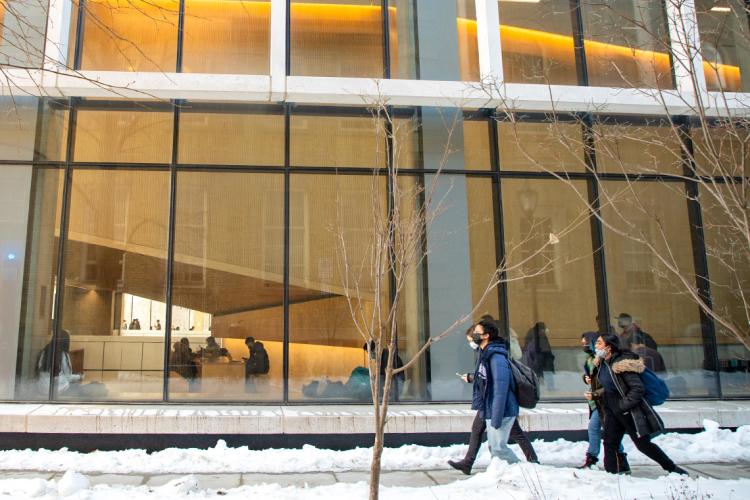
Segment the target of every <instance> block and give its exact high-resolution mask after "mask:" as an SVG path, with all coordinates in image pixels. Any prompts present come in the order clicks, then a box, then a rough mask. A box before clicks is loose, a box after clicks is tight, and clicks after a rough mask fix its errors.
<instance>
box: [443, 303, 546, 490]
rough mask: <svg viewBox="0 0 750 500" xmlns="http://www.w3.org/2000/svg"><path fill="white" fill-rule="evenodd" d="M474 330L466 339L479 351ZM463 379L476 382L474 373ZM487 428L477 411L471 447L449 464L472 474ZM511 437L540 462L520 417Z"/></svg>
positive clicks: (527, 453)
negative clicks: (458, 458) (473, 335)
mask: <svg viewBox="0 0 750 500" xmlns="http://www.w3.org/2000/svg"><path fill="white" fill-rule="evenodd" d="M482 319H483V320H484V319H486V318H485V317H482ZM489 319H490V321H492V322H493V324H496V323H495V322H494V320H493V319H492V317H490V318H489ZM473 332H474V326H472V327H471V328H469V329H468V330H467V331H466V341H467V342H468V343H469V345H470V347H471V348H472V349H474V350H475V351H479V345H478V344H476V343H475V342H474V340H473V338H472V334H473ZM480 359H481V355H480V356H478V357H477V365H478V363H479V360H480ZM478 368H479V367H478V366H477V369H478ZM461 380H463V381H464V382H466V383H468V384H471V383H473V382H474V375H473V374H471V373H465V374H463V375H461ZM486 429H487V422H486V421H485V419H484V417H483V416H482V414H481V412H479V411H477V413H476V415H475V416H474V422H473V423H472V424H471V435H470V437H469V448H468V450H467V451H466V455H465V456H464V458H462V459H461V460H448V465H450V466H451V467H453V468H454V469H456V470H459V471H461V472H463V473H464V474H466V475H467V476H469V475H471V468H472V467H473V466H474V462H475V461H476V459H477V454H478V453H479V447H480V446H481V444H482V435H483V434H484V431H485V430H486ZM509 437H510V439H511V440H513V441H515V442H516V444H518V446H519V447H520V448H521V451H522V452H523V454H524V455H525V456H526V461H527V462H531V463H539V458H538V457H537V455H536V452H535V451H534V447H533V446H532V445H531V441H530V440H529V438H528V436H527V435H526V433H525V432H524V431H523V429H522V428H521V425H520V424H519V423H518V419H516V421H515V422H514V423H513V427H512V428H511V431H510V436H509Z"/></svg>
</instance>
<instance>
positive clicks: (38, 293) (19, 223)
mask: <svg viewBox="0 0 750 500" xmlns="http://www.w3.org/2000/svg"><path fill="white" fill-rule="evenodd" d="M2 179H3V181H2V182H0V200H1V201H0V208H1V209H2V213H3V214H4V217H3V218H2V220H1V221H0V256H1V257H0V290H2V293H3V297H4V299H3V300H2V301H1V302H0V343H1V344H2V346H3V348H2V349H0V353H2V354H0V367H1V368H0V399H14V398H15V399H17V400H25V401H30V400H46V399H48V397H49V376H48V377H46V379H44V378H40V377H39V376H38V362H39V357H40V355H41V352H42V349H43V347H44V346H45V344H47V342H49V340H50V338H51V336H52V327H53V324H52V317H53V314H54V313H53V309H54V300H55V299H54V289H55V282H56V275H57V255H58V243H59V240H58V235H59V231H60V225H59V224H60V211H61V204H62V189H63V173H62V170H57V169H47V168H32V167H31V166H28V165H24V166H14V165H3V167H2Z"/></svg>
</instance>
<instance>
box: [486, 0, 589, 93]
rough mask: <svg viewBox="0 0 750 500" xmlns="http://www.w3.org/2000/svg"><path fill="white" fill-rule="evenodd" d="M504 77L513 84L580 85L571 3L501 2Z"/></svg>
mask: <svg viewBox="0 0 750 500" xmlns="http://www.w3.org/2000/svg"><path fill="white" fill-rule="evenodd" d="M498 8H499V10H500V42H501V46H502V48H503V49H502V50H503V76H504V79H505V81H506V82H511V83H543V84H558V85H577V84H578V73H577V71H576V59H575V52H574V48H573V26H572V24H571V19H572V18H571V12H570V2H569V1H568V0H551V1H545V2H530V3H526V2H507V1H500V2H498Z"/></svg>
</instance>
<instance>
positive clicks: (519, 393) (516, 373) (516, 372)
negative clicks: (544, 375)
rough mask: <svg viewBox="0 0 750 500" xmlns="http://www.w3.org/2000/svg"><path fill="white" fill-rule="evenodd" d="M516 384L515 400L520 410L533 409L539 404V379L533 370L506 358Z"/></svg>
mask: <svg viewBox="0 0 750 500" xmlns="http://www.w3.org/2000/svg"><path fill="white" fill-rule="evenodd" d="M505 359H507V360H508V364H509V365H510V371H511V373H512V374H513V380H514V382H515V383H516V391H515V392H516V398H517V399H518V406H520V407H521V408H529V409H530V408H534V407H536V404H537V403H538V402H539V379H538V378H537V376H536V373H534V370H532V369H531V368H529V367H528V366H526V365H525V364H523V363H521V362H520V361H516V360H515V359H512V358H510V357H506V358H505Z"/></svg>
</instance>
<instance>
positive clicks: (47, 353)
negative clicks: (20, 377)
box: [39, 330, 70, 377]
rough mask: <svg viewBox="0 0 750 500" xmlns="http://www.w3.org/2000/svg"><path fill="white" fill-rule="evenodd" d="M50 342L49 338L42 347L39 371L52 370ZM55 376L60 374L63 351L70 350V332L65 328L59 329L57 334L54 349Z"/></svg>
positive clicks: (46, 371) (47, 371)
mask: <svg viewBox="0 0 750 500" xmlns="http://www.w3.org/2000/svg"><path fill="white" fill-rule="evenodd" d="M52 344H53V342H52V341H51V340H50V341H49V342H48V343H47V345H46V346H44V349H42V355H41V357H40V358H39V372H40V373H49V372H50V371H52ZM55 351H56V353H55V377H56V376H58V375H60V370H61V368H62V359H63V353H68V352H70V333H68V331H67V330H60V334H59V335H58V336H57V349H55Z"/></svg>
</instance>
